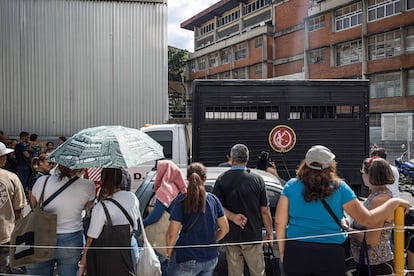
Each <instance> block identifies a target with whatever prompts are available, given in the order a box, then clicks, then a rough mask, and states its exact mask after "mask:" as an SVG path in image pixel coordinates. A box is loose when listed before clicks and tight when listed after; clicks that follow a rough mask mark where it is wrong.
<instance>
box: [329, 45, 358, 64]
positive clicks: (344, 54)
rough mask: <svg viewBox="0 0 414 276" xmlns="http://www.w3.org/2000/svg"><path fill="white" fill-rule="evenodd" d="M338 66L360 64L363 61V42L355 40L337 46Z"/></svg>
mask: <svg viewBox="0 0 414 276" xmlns="http://www.w3.org/2000/svg"><path fill="white" fill-rule="evenodd" d="M335 53H336V61H335V62H336V66H342V65H347V64H353V63H358V62H361V61H362V41H361V40H354V41H349V42H345V43H341V44H338V45H336V46H335Z"/></svg>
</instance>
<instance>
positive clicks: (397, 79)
mask: <svg viewBox="0 0 414 276" xmlns="http://www.w3.org/2000/svg"><path fill="white" fill-rule="evenodd" d="M370 81H371V84H370V93H371V95H370V97H371V98H385V97H398V96H401V95H402V93H401V73H400V72H392V73H384V74H375V75H372V76H371V77H370Z"/></svg>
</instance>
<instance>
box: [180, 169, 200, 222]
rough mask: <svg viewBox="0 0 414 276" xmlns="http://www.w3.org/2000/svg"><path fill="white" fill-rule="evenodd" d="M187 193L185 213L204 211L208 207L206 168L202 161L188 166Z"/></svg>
mask: <svg viewBox="0 0 414 276" xmlns="http://www.w3.org/2000/svg"><path fill="white" fill-rule="evenodd" d="M187 179H188V186H187V194H186V196H185V197H184V199H183V201H184V213H187V214H188V213H196V212H204V210H205V209H206V189H205V187H204V181H205V180H206V168H205V167H204V165H203V164H201V163H191V164H190V165H189V166H188V167H187Z"/></svg>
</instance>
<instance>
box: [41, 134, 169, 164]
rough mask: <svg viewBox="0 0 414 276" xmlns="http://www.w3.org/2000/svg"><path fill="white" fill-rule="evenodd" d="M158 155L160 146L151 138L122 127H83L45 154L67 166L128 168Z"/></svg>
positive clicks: (162, 155) (159, 154) (153, 158)
mask: <svg viewBox="0 0 414 276" xmlns="http://www.w3.org/2000/svg"><path fill="white" fill-rule="evenodd" d="M162 158H164V154H163V148H162V146H161V145H160V144H158V143H157V142H156V141H155V140H154V139H152V138H151V137H150V136H148V135H147V134H146V133H144V132H142V131H140V130H138V129H133V128H127V127H123V126H100V127H93V128H87V129H83V130H81V131H79V132H78V133H76V134H75V135H73V136H72V137H70V138H69V139H68V140H66V141H65V143H63V144H62V145H60V146H59V147H58V148H57V149H56V150H55V151H53V153H52V154H50V155H49V157H48V159H49V160H51V161H53V162H57V163H59V164H61V165H63V166H65V167H68V168H71V169H82V168H130V167H135V166H137V165H139V164H142V163H145V162H148V161H154V160H158V159H162Z"/></svg>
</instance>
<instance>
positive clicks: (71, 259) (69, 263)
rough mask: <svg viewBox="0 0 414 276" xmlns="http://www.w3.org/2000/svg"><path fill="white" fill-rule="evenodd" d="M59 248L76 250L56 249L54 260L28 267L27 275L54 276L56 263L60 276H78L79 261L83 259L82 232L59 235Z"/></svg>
mask: <svg viewBox="0 0 414 276" xmlns="http://www.w3.org/2000/svg"><path fill="white" fill-rule="evenodd" d="M57 246H58V247H76V248H56V250H55V256H54V258H53V259H50V260H48V261H45V262H41V263H34V264H30V265H27V266H26V270H27V273H28V274H29V275H42V276H53V269H54V267H55V263H56V264H57V269H58V275H59V276H76V275H77V273H78V261H79V260H80V258H81V252H82V248H83V234H82V231H78V232H75V233H68V234H58V235H57Z"/></svg>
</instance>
